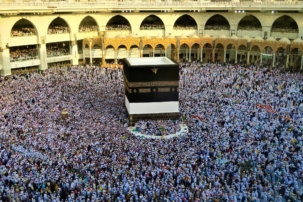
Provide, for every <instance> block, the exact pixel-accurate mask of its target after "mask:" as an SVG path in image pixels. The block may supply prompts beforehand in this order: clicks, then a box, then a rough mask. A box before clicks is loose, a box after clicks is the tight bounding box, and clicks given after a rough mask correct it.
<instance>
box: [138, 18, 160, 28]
mask: <svg viewBox="0 0 303 202" xmlns="http://www.w3.org/2000/svg"><path fill="white" fill-rule="evenodd" d="M146 29H147V30H148V29H165V26H164V23H163V20H162V19H161V18H160V17H158V16H156V15H149V16H147V17H146V18H144V20H143V21H142V22H141V24H140V30H146Z"/></svg>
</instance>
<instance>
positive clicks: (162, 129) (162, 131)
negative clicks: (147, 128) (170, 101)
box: [161, 125, 165, 139]
mask: <svg viewBox="0 0 303 202" xmlns="http://www.w3.org/2000/svg"><path fill="white" fill-rule="evenodd" d="M164 130H165V127H164V125H162V127H161V133H162V138H163V139H164Z"/></svg>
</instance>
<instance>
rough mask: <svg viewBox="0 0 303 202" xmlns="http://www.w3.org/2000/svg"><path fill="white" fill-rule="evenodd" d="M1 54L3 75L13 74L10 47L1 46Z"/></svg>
mask: <svg viewBox="0 0 303 202" xmlns="http://www.w3.org/2000/svg"><path fill="white" fill-rule="evenodd" d="M0 54H1V57H0V59H1V60H0V61H2V62H1V63H0V64H1V66H2V69H1V76H7V75H11V74H12V71H11V61H10V54H9V49H8V48H6V47H3V48H1V47H0Z"/></svg>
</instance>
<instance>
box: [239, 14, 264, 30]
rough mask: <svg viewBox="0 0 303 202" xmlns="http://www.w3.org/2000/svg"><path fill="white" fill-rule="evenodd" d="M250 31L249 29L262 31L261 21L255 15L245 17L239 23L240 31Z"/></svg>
mask: <svg viewBox="0 0 303 202" xmlns="http://www.w3.org/2000/svg"><path fill="white" fill-rule="evenodd" d="M241 29H243V30H249V29H253V30H256V29H262V23H261V21H260V20H259V19H258V18H257V17H256V16H254V15H251V14H249V15H246V16H244V17H243V18H242V19H241V20H240V21H239V23H238V30H241Z"/></svg>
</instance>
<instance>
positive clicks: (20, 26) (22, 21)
mask: <svg viewBox="0 0 303 202" xmlns="http://www.w3.org/2000/svg"><path fill="white" fill-rule="evenodd" d="M26 25H27V26H28V27H26V29H25V28H24V26H26ZM31 28H32V29H31ZM10 30H11V35H10V36H11V37H18V33H17V32H18V31H20V32H22V34H21V36H24V33H25V36H26V35H37V36H38V29H37V28H36V26H35V25H34V24H33V23H32V22H31V21H29V20H28V19H24V18H22V19H20V20H18V21H16V22H15V24H14V25H13V26H12V27H11V29H10ZM15 31H16V32H15ZM13 32H15V33H13Z"/></svg>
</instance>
